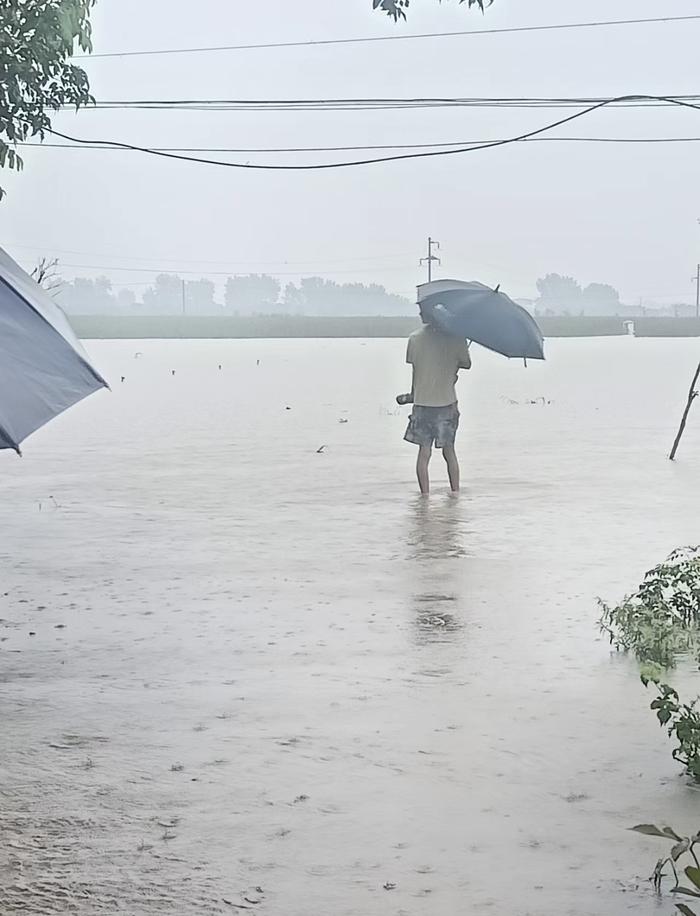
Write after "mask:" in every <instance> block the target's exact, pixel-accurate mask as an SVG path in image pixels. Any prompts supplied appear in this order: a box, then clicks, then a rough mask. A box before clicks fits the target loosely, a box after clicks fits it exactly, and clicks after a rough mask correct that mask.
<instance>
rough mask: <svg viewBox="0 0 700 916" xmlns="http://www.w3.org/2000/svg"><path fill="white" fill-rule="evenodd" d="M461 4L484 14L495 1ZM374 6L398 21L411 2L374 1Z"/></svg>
mask: <svg viewBox="0 0 700 916" xmlns="http://www.w3.org/2000/svg"><path fill="white" fill-rule="evenodd" d="M459 2H460V3H467V4H468V5H469V7H470V8H471V7H472V6H478V7H479V9H480V10H481V12H482V13H483V12H484V8H485V7H487V6H491V4H492V3H493V0H459ZM372 6H373V8H374V9H375V10H382V11H383V12H385V13H386V14H387V16H391V18H392V19H394V20H396V21H398V20H399V19H405V18H406V10H408V8H409V6H410V0H372Z"/></svg>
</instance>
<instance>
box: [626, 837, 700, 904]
mask: <svg viewBox="0 0 700 916" xmlns="http://www.w3.org/2000/svg"><path fill="white" fill-rule="evenodd" d="M632 830H634V831H635V832H636V833H643V834H644V835H645V836H654V837H660V838H661V839H663V840H669V841H670V842H672V843H673V846H672V847H671V851H670V853H669V855H668V856H665V857H664V858H661V859H659V861H658V862H657V863H656V866H655V867H654V872H653V874H652V876H651V878H650V881H651V882H652V883H653V885H654V890H656V891H657V892H660V891H661V890H662V885H663V879H664V878H666V877H668V872H667V871H665V869H666V867H667V866H668V867H670V869H671V874H672V875H673V880H674V883H673V887H672V888H671V893H672V894H682V895H683V896H685V897H696V898H699V899H700V862H698V857H697V854H696V852H695V847H696V846H697V845H698V843H699V842H700V833H696V834H695V835H694V836H689V837H681V836H679V835H678V834H677V833H676V831H675V830H672V829H671V827H657V826H655V825H654V824H639V825H638V826H637V827H632ZM691 861H692V865H691V864H690V862H691ZM683 862H685V863H687V864H685V866H684V864H683ZM679 871H681V872H682V874H684V875H685V877H686V878H687V879H688V882H689V883H690V885H691V886H690V887H689V886H687V885H682V884H681V883H680V882H681V878H680V875H679ZM676 909H677V910H679V911H680V912H681V913H683V916H698V914H697V913H696V911H695V910H691V908H690V907H689V906H688V905H687V904H686V903H677V904H676Z"/></svg>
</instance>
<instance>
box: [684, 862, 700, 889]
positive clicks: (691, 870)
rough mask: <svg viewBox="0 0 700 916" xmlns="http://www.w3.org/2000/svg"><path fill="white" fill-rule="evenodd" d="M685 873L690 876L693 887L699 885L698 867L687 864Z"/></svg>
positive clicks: (699, 873)
mask: <svg viewBox="0 0 700 916" xmlns="http://www.w3.org/2000/svg"><path fill="white" fill-rule="evenodd" d="M685 874H686V876H687V877H688V878H690V880H691V881H692V882H693V884H694V885H695V887H700V868H698V867H697V866H695V865H689V866H688V867H687V868H686V870H685Z"/></svg>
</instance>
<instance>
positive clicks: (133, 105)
mask: <svg viewBox="0 0 700 916" xmlns="http://www.w3.org/2000/svg"><path fill="white" fill-rule="evenodd" d="M667 97H668V98H673V99H682V100H684V101H688V102H696V101H699V100H700V95H698V94H695V95H684V94H682V93H667V94H666V96H664V98H663V99H659V98H657V97H654V98H648V97H639V96H637V97H634V98H633V99H630V98H628V97H625V98H623V99H622V100H621V101H618V100H614V101H611V102H610V104H611V105H612V107H616V108H665V107H668V104H669V103H668V102H666V101H665V99H666V98H667ZM603 101H610V100H609V99H608V98H607V97H592V98H591V97H583V98H541V97H540V98H537V97H535V98H497V97H496V98H485V97H478V96H477V97H474V98H472V97H442V98H369V99H368V98H364V99H353V98H345V99H103V100H98V101H97V102H95V103H94V104H92V105H89V106H86V107H84V108H81V109H80V111H81V112H90V111H117V110H125V111H189V112H224V111H226V112H232V111H237V112H240V111H246V112H252V111H266V112H268V111H273V112H285V111H287V112H298V111H309V112H329V111H333V112H338V111H344V112H345V111H352V112H356V111H393V110H410V111H414V110H424V109H434V108H437V109H446V108H486V109H489V108H495V109H503V108H514V109H532V108H544V109H569V108H576V109H580V108H588V107H590V106H591V105H597V104H598V103H600V102H603ZM62 109H63V110H65V111H73V110H74V106H72V105H64V106H62Z"/></svg>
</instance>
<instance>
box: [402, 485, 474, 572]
mask: <svg viewBox="0 0 700 916" xmlns="http://www.w3.org/2000/svg"><path fill="white" fill-rule="evenodd" d="M460 503H461V500H460V498H456V497H454V496H450V497H448V498H447V499H445V500H443V501H441V502H437V501H436V502H431V501H430V500H429V499H425V497H422V496H421V497H418V498H417V499H416V502H415V503H414V505H413V506H412V509H411V516H410V526H409V533H408V559H409V560H418V561H421V560H443V559H445V558H448V557H466V556H467V552H466V550H465V549H464V544H463V533H464V532H463V527H464V522H463V519H462V513H463V511H464V507H463V506H462V505H461V504H460Z"/></svg>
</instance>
